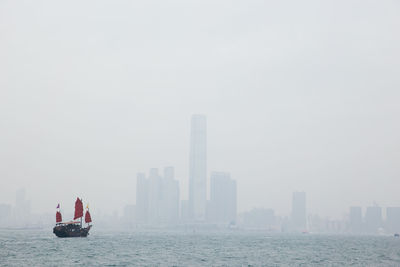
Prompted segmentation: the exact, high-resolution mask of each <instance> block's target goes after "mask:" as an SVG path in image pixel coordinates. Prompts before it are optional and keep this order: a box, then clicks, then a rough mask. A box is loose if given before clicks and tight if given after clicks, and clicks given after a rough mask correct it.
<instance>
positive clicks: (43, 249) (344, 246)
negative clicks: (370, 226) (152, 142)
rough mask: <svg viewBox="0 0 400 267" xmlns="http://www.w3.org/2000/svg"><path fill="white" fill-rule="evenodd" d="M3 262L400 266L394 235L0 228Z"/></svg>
mask: <svg viewBox="0 0 400 267" xmlns="http://www.w3.org/2000/svg"><path fill="white" fill-rule="evenodd" d="M0 265H2V266H71V265H76V266H132V265H136V266H400V239H399V238H395V237H393V236H337V235H336V236H335V235H315V234H299V235H290V234H269V233H265V232H244V231H232V232H193V231H187V232H185V231H182V232H171V231H151V232H140V231H131V232H115V231H114V232H107V231H96V229H95V228H93V229H92V231H91V233H90V235H89V237H87V238H57V237H55V236H54V235H53V233H52V229H46V230H0Z"/></svg>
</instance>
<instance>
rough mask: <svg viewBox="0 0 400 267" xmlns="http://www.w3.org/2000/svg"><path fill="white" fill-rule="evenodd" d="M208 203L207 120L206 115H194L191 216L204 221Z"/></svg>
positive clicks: (191, 137)
mask: <svg viewBox="0 0 400 267" xmlns="http://www.w3.org/2000/svg"><path fill="white" fill-rule="evenodd" d="M206 205H207V121H206V116H204V115H193V116H192V120H191V133H190V158H189V214H190V215H189V216H190V217H191V219H192V220H195V221H204V220H205V216H206Z"/></svg>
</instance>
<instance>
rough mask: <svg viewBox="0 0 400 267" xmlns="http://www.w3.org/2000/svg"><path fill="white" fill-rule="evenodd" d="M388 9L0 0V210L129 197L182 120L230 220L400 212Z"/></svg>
mask: <svg viewBox="0 0 400 267" xmlns="http://www.w3.org/2000/svg"><path fill="white" fill-rule="evenodd" d="M399 14H400V2H399V1H394V0H393V1H389V0H388V1H378V0H376V1H369V0H362V1H361V0H360V1H356V0H346V1H344V0H342V1H233V0H232V1H172V2H171V1H104V0H98V1H53V0H48V1H15V0H1V1H0V203H10V204H13V203H14V201H15V191H16V190H17V189H18V188H20V187H25V188H26V191H27V195H28V198H29V199H30V200H31V202H32V210H33V211H34V212H52V211H54V209H55V206H56V205H57V203H58V202H61V203H62V205H64V206H65V208H66V209H68V207H69V206H71V207H70V211H72V209H73V203H74V200H75V198H76V196H81V197H83V199H84V200H88V201H89V202H90V203H91V206H92V208H94V209H101V210H102V211H105V212H112V211H113V210H119V211H120V210H121V209H122V207H123V206H124V205H125V204H134V203H135V186H136V173H137V172H148V169H149V168H152V167H158V168H163V167H164V166H174V167H175V171H176V176H177V179H179V181H180V186H181V192H182V196H183V198H184V199H185V198H187V191H188V173H189V168H188V167H189V166H188V165H189V137H190V117H191V115H192V114H194V113H201V114H205V115H206V116H207V120H208V173H210V172H212V171H227V172H230V173H231V176H232V178H233V179H236V180H237V184H238V208H239V211H244V210H248V209H251V208H252V207H266V208H274V209H275V210H276V213H277V214H281V215H287V214H289V212H290V205H291V194H292V192H293V191H305V192H307V203H308V212H309V213H318V214H320V215H322V216H331V217H338V218H340V217H341V216H342V214H343V213H345V212H346V211H347V209H348V207H349V206H351V205H360V206H364V207H365V206H369V205H372V204H373V202H376V203H377V204H379V205H382V206H400V197H399V196H400V195H399V190H400V139H399V138H400V123H399V122H400V120H399V118H400V34H399V29H400V16H399Z"/></svg>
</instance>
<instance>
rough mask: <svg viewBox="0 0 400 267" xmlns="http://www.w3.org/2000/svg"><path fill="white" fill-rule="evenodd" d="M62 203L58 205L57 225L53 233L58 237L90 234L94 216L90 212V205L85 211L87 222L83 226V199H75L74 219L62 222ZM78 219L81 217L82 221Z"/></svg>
mask: <svg viewBox="0 0 400 267" xmlns="http://www.w3.org/2000/svg"><path fill="white" fill-rule="evenodd" d="M59 208H60V204H58V206H57V209H58V210H57V213H56V226H54V228H53V233H54V234H55V235H56V236H58V237H86V236H88V234H89V230H90V228H91V227H92V225H91V224H90V223H91V222H92V218H91V216H90V213H89V207H88V206H86V213H85V223H87V226H86V227H82V217H83V204H82V200H81V199H79V198H77V199H76V201H75V215H74V220H73V221H70V222H62V216H61V212H60V210H59ZM76 219H81V220H80V221H75V220H76Z"/></svg>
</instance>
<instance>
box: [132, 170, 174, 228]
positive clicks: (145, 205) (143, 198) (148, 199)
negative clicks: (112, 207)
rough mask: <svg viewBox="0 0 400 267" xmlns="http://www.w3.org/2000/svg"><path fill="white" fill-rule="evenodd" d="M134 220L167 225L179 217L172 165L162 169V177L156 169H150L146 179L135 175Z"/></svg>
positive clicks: (140, 175)
mask: <svg viewBox="0 0 400 267" xmlns="http://www.w3.org/2000/svg"><path fill="white" fill-rule="evenodd" d="M136 188H137V193H136V221H137V223H139V224H151V225H157V224H162V225H169V224H175V223H177V222H178V219H179V183H178V181H176V180H175V179H174V169H173V167H167V168H165V169H164V177H162V176H160V175H159V173H158V169H156V168H153V169H150V173H149V177H148V178H147V179H146V177H145V175H144V174H142V173H139V174H138V177H137V187H136Z"/></svg>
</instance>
